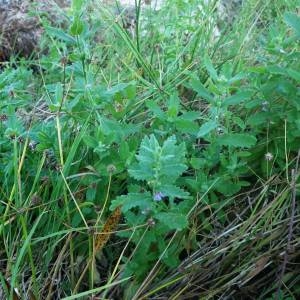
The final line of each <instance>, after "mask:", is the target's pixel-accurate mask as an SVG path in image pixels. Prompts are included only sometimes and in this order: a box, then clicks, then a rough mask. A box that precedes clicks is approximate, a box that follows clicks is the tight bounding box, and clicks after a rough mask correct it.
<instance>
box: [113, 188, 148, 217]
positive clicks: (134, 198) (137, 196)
mask: <svg viewBox="0 0 300 300" xmlns="http://www.w3.org/2000/svg"><path fill="white" fill-rule="evenodd" d="M118 206H121V209H122V212H124V213H125V212H127V211H128V210H130V209H131V208H134V207H139V208H140V209H145V208H151V207H153V206H154V203H153V201H152V197H151V194H150V193H149V192H146V193H130V194H128V195H122V196H119V197H117V198H116V199H115V200H113V201H112V202H111V205H110V208H109V209H110V210H114V209H116V208H117V207H118Z"/></svg>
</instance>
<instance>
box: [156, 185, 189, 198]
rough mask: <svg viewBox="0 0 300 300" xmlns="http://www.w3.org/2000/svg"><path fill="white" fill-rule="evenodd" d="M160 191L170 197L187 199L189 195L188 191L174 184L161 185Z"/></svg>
mask: <svg viewBox="0 0 300 300" xmlns="http://www.w3.org/2000/svg"><path fill="white" fill-rule="evenodd" d="M160 192H162V194H163V195H165V196H166V197H170V198H179V199H187V198H188V197H189V193H188V192H186V191H184V190H183V189H181V188H180V187H178V186H175V185H163V186H162V187H161V188H160Z"/></svg>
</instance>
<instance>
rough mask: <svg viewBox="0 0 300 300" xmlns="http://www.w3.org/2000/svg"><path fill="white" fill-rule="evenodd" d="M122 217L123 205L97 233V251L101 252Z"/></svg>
mask: <svg viewBox="0 0 300 300" xmlns="http://www.w3.org/2000/svg"><path fill="white" fill-rule="evenodd" d="M120 218H121V207H120V206H119V207H117V208H116V209H115V210H114V211H113V212H112V213H111V214H110V216H109V217H108V218H107V220H106V222H105V224H104V227H103V229H102V231H101V232H100V233H96V238H95V252H99V251H101V250H102V248H103V247H104V246H105V244H106V243H107V241H108V240H109V238H110V236H111V234H112V232H113V231H114V230H115V229H116V227H117V225H118V224H119V221H120Z"/></svg>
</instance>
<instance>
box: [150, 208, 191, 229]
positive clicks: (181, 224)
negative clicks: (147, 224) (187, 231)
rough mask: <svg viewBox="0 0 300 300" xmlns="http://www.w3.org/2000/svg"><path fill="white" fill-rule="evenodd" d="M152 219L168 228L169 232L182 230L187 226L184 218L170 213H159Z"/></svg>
mask: <svg viewBox="0 0 300 300" xmlns="http://www.w3.org/2000/svg"><path fill="white" fill-rule="evenodd" d="M154 218H155V219H157V220H159V221H160V222H161V223H163V224H164V225H166V226H167V227H169V228H170V229H171V230H173V229H175V230H182V229H184V228H186V227H187V226H188V221H187V218H186V216H184V215H182V214H177V213H171V212H160V213H158V214H156V215H154Z"/></svg>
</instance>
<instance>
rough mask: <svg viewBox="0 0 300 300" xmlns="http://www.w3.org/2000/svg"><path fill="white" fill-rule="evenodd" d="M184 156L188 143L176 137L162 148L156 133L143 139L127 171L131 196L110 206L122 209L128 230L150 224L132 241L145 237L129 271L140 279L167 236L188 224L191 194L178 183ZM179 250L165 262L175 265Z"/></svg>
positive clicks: (120, 198) (129, 194) (124, 196)
mask: <svg viewBox="0 0 300 300" xmlns="http://www.w3.org/2000/svg"><path fill="white" fill-rule="evenodd" d="M185 153H186V150H185V144H184V143H181V144H179V145H178V144H177V143H176V138H175V136H171V137H169V138H167V139H166V140H165V141H164V142H163V143H162V145H160V143H159V142H158V140H157V139H156V137H155V136H154V135H153V134H152V135H150V136H146V137H144V139H143V140H142V142H141V145H140V148H139V152H138V154H137V155H136V159H137V161H136V162H135V163H133V164H132V165H131V167H130V168H129V170H128V172H129V175H130V177H131V178H133V182H132V184H131V185H130V186H129V187H128V194H127V195H121V196H119V197H117V198H116V199H115V200H113V201H112V203H111V207H110V209H111V210H113V209H115V208H116V207H118V206H121V210H122V212H123V214H124V216H125V219H126V222H127V225H128V226H129V227H132V226H136V225H141V224H147V222H148V224H149V228H148V230H147V232H146V234H145V228H141V229H139V230H137V231H136V234H135V235H134V238H133V242H134V243H136V244H137V243H138V242H139V241H140V238H141V236H142V235H143V234H144V236H143V241H142V243H140V244H139V248H138V250H137V252H136V254H135V255H134V257H133V258H132V261H131V262H130V263H129V264H128V268H127V270H126V271H127V272H129V273H133V274H135V275H136V276H137V277H139V275H141V276H142V275H143V274H144V273H145V272H146V271H147V270H148V269H149V268H150V267H151V266H152V262H154V261H155V260H157V259H158V257H159V256H160V255H161V253H162V252H163V251H164V250H165V248H166V245H167V242H168V238H167V236H168V234H169V233H172V232H174V230H183V229H185V228H186V227H187V225H188V220H187V217H186V215H187V211H188V209H189V207H190V206H191V203H190V202H191V201H190V197H189V193H188V192H186V191H184V190H183V189H182V188H181V187H179V186H178V184H177V180H178V178H179V177H180V176H181V175H182V174H183V172H184V171H185V170H186V169H187V166H186V164H185V161H186V159H185ZM133 183H134V184H133ZM137 183H138V184H137ZM150 221H151V222H150ZM150 224H151V226H150ZM170 251H172V253H170ZM179 251H180V247H178V248H177V249H174V248H173V249H171V250H169V251H167V252H166V255H165V257H164V259H163V261H164V262H165V264H166V265H169V266H172V265H173V266H174V265H176V264H177V260H178V254H179ZM140 259H141V260H142V261H140Z"/></svg>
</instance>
